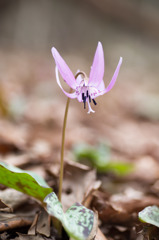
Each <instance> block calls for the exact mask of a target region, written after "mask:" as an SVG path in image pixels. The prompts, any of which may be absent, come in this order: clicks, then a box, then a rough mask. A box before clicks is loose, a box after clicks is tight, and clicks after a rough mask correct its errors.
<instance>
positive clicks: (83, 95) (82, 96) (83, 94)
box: [82, 93, 84, 102]
mask: <svg viewBox="0 0 159 240" xmlns="http://www.w3.org/2000/svg"><path fill="white" fill-rule="evenodd" d="M82 100H83V102H84V93H82Z"/></svg>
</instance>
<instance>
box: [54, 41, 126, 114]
mask: <svg viewBox="0 0 159 240" xmlns="http://www.w3.org/2000/svg"><path fill="white" fill-rule="evenodd" d="M51 51H52V55H53V57H54V59H55V63H56V69H55V71H56V80H57V83H58V85H59V86H60V88H61V89H62V91H63V92H64V94H65V95H66V96H67V97H69V98H77V99H78V101H79V102H83V103H84V108H86V103H87V104H88V113H90V112H94V111H93V110H92V108H91V105H90V103H91V100H92V102H93V103H94V104H95V105H96V104H97V103H96V101H95V98H96V97H98V96H100V95H103V94H104V93H107V92H109V91H110V90H111V89H112V87H113V86H114V84H115V82H116V79H117V76H118V73H119V70H120V66H121V64H122V57H120V60H119V63H118V65H117V68H116V70H115V72H114V75H113V77H112V80H111V81H110V83H109V85H108V87H107V88H105V85H104V82H103V76H104V52H103V47H102V44H101V43H100V42H98V46H97V49H96V52H95V56H94V59H93V64H92V67H91V71H90V74H89V78H88V77H87V76H86V74H85V73H84V72H81V71H77V73H76V75H75V76H74V75H73V73H72V71H71V70H70V68H69V67H68V66H67V64H66V63H65V61H64V59H63V58H62V57H61V56H60V54H59V53H58V51H57V50H56V48H54V47H53V48H52V49H51ZM58 71H59V72H60V74H61V76H62V78H63V79H64V81H65V82H66V83H67V84H68V85H69V86H70V87H71V88H72V89H74V90H75V91H74V92H73V93H67V92H66V91H65V90H64V89H63V88H62V86H61V83H60V80H59V75H58Z"/></svg>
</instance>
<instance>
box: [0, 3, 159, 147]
mask: <svg viewBox="0 0 159 240" xmlns="http://www.w3.org/2000/svg"><path fill="white" fill-rule="evenodd" d="M98 41H101V42H102V44H103V48H104V53H105V76H104V81H105V83H106V85H107V84H108V83H109V81H110V79H111V77H112V75H113V72H114V70H115V68H116V65H117V63H118V60H119V57H120V56H122V57H123V65H122V67H121V71H120V74H119V77H118V80H117V83H116V85H115V87H114V89H113V90H112V91H111V92H110V93H109V94H107V95H106V96H102V97H99V100H98V99H97V103H98V104H97V106H93V107H92V108H93V109H94V110H96V114H91V115H87V114H86V111H85V110H84V109H83V105H82V104H79V103H78V102H77V101H72V102H71V107H70V114H69V121H70V122H69V125H68V146H70V145H71V144H72V143H73V142H76V141H82V139H83V140H85V141H90V142H92V141H93V140H95V141H96V140H98V138H100V139H101V138H108V139H109V141H110V142H113V143H112V144H113V145H114V144H115V141H116V142H117V133H119V136H120V137H119V139H121V137H123V138H125V140H123V142H124V141H125V142H126V144H128V142H131V143H132V142H133V143H134V141H137V140H136V132H138V131H141V128H140V126H138V123H137V125H134V124H136V123H134V119H133V123H132V120H131V124H130V121H129V120H130V119H132V116H133V117H134V116H135V117H134V118H135V121H138V120H139V119H149V120H153V121H154V120H155V121H156V120H157V121H158V119H159V108H158V106H159V1H157V0H151V1H148V0H138V1H136V0H134V1H130V0H120V1H118V0H98V1H96V0H81V1H79V0H67V1H65V0H60V1H59V0H47V1H46V0H28V1H25V0H14V1H9V0H1V1H0V106H1V107H0V112H1V129H0V130H1V133H0V134H1V137H2V136H3V138H9V139H10V141H11V140H12V141H13V142H14V141H15V132H16V134H17V132H20V133H19V135H18V136H19V137H18V138H17V139H20V140H19V142H20V143H21V144H22V143H24V142H25V143H27V144H30V142H29V141H30V139H34V138H39V139H44V138H45V139H51V140H49V141H52V144H55V143H56V144H57V142H58V144H57V145H58V146H59V142H60V140H59V139H60V134H61V132H60V131H59V129H61V126H62V118H63V113H64V107H65V101H66V97H65V96H64V94H63V93H62V91H61V90H60V89H59V87H58V86H57V83H56V80H55V73H54V67H55V64H54V60H53V58H52V55H51V51H50V50H51V47H52V46H54V47H56V48H57V49H58V51H59V52H60V54H61V55H62V56H63V58H64V59H65V61H66V62H67V64H68V65H69V66H70V68H71V70H72V71H73V73H75V72H76V70H77V69H81V70H83V71H85V72H86V73H87V74H88V75H89V70H90V66H91V64H92V61H93V56H94V53H95V49H96V46H97V42H98ZM7 121H8V122H7ZM11 122H12V123H13V122H14V127H13V128H15V123H16V124H17V123H18V124H19V125H18V126H17V125H16V127H17V128H16V131H13V128H12V127H11V128H10V125H9V124H11ZM128 122H129V123H128ZM97 123H100V124H97ZM46 125H47V127H48V128H50V127H51V128H52V129H53V130H52V133H54V134H55V133H56V135H57V136H56V138H55V139H53V137H52V135H51V136H50V129H49V130H48V132H47V133H46V128H45V131H44V130H42V129H43V127H46ZM39 126H40V127H39ZM58 127H59V128H58ZM8 128H9V130H8V131H9V134H8V135H9V136H7V137H6V131H4V129H8ZM11 129H12V130H11ZM39 129H40V130H39ZM144 129H145V128H144ZM38 130H39V131H38ZM11 131H13V133H12V134H11ZM114 131H116V132H114ZM155 132H156V130H155ZM97 133H98V134H99V135H98V136H99V137H97ZM114 134H115V135H114ZM121 134H122V136H121ZM11 135H12V137H11ZM58 135H59V137H58ZM142 136H143V135H142ZM139 138H140V137H139ZM139 138H138V139H139ZM17 139H16V140H17ZM26 139H27V140H26ZM119 142H120V140H119ZM119 142H118V144H117V143H116V144H117V145H120V144H119ZM123 142H122V143H123ZM142 143H143V142H142ZM136 144H137V143H136ZM54 146H55V145H54ZM58 146H57V147H58ZM118 147H119V146H118ZM55 148H56V147H55ZM120 148H121V149H122V151H125V149H124V150H123V146H122V144H121V146H120ZM126 149H127V148H126ZM131 151H132V148H131Z"/></svg>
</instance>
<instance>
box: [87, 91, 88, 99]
mask: <svg viewBox="0 0 159 240" xmlns="http://www.w3.org/2000/svg"><path fill="white" fill-rule="evenodd" d="M87 98H88V90H87Z"/></svg>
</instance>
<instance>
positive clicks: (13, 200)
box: [0, 188, 29, 211]
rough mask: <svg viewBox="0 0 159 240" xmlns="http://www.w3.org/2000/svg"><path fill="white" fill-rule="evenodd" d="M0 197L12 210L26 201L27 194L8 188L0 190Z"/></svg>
mask: <svg viewBox="0 0 159 240" xmlns="http://www.w3.org/2000/svg"><path fill="white" fill-rule="evenodd" d="M0 199H1V200H2V201H3V203H5V204H6V205H7V206H8V207H9V208H10V210H11V211H13V210H15V209H17V208H18V207H19V206H21V205H22V204H24V203H27V202H28V199H29V198H28V196H27V195H25V194H23V193H21V192H18V191H16V190H14V189H11V188H9V189H5V190H3V191H0Z"/></svg>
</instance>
